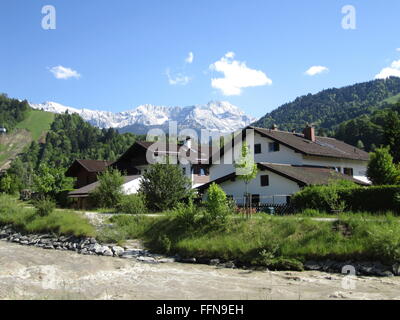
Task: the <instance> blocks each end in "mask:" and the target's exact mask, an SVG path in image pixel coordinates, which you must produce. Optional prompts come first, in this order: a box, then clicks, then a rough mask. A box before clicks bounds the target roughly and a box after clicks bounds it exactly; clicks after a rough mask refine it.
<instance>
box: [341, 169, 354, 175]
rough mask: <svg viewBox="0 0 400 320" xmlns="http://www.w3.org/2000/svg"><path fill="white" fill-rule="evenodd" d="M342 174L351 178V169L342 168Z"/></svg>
mask: <svg viewBox="0 0 400 320" xmlns="http://www.w3.org/2000/svg"><path fill="white" fill-rule="evenodd" d="M343 173H344V174H346V175H348V176H351V177H352V176H353V168H343Z"/></svg>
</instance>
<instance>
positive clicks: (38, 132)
mask: <svg viewBox="0 0 400 320" xmlns="http://www.w3.org/2000/svg"><path fill="white" fill-rule="evenodd" d="M53 121H54V114H53V113H50V112H44V111H41V110H33V109H32V110H31V111H30V112H29V115H28V116H27V117H26V119H25V120H23V121H21V122H20V123H18V124H17V126H16V128H17V129H26V130H28V131H30V132H31V134H32V139H33V140H34V141H38V140H39V138H40V137H41V136H42V134H43V133H44V132H46V131H49V130H50V126H51V124H52V123H53Z"/></svg>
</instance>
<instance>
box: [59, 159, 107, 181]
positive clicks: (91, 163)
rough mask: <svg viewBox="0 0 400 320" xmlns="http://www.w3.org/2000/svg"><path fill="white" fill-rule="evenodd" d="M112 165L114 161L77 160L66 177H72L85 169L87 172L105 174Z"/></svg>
mask: <svg viewBox="0 0 400 320" xmlns="http://www.w3.org/2000/svg"><path fill="white" fill-rule="evenodd" d="M112 163H113V162H112V161H105V160H75V161H74V163H73V164H72V165H71V166H70V167H69V168H68V170H67V172H66V173H65V175H66V176H67V177H71V176H73V175H74V172H76V171H77V170H79V168H84V169H85V170H86V171H87V172H103V171H105V170H106V168H107V167H108V166H109V165H111V164H112Z"/></svg>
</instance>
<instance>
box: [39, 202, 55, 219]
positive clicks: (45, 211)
mask: <svg viewBox="0 0 400 320" xmlns="http://www.w3.org/2000/svg"><path fill="white" fill-rule="evenodd" d="M33 206H34V207H35V208H36V213H37V214H38V215H39V216H41V217H46V216H48V215H50V214H51V213H53V212H54V209H55V208H56V204H55V203H54V202H53V201H52V200H50V199H48V198H45V199H41V200H37V201H35V202H34V203H33Z"/></svg>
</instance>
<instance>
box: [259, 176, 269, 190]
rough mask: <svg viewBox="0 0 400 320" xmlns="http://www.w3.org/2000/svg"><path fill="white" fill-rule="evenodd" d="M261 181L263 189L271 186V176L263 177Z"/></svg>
mask: <svg viewBox="0 0 400 320" xmlns="http://www.w3.org/2000/svg"><path fill="white" fill-rule="evenodd" d="M260 179H261V187H268V186H269V176H268V175H264V176H261V177H260Z"/></svg>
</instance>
